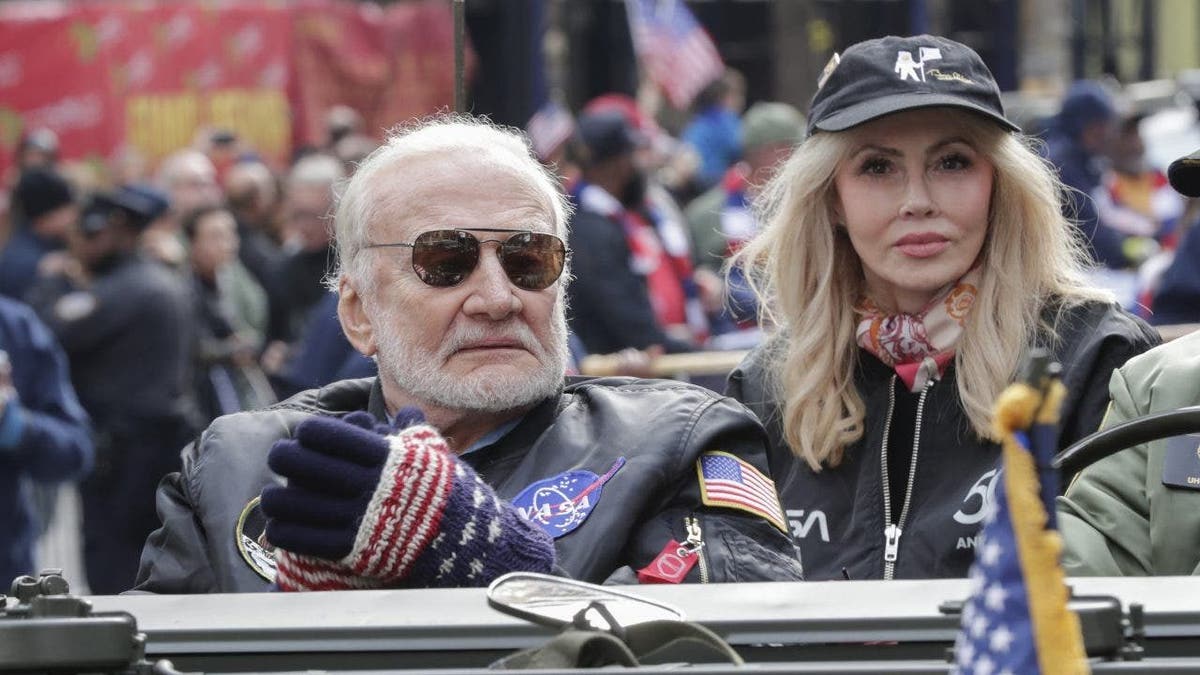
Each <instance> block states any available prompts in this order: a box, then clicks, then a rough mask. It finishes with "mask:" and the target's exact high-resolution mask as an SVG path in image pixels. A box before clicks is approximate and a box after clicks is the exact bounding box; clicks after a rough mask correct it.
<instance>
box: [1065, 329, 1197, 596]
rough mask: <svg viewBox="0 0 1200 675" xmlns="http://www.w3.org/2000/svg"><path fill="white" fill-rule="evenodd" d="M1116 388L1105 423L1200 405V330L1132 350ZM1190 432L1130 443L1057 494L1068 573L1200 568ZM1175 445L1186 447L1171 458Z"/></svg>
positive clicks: (1130, 573) (1185, 572)
mask: <svg viewBox="0 0 1200 675" xmlns="http://www.w3.org/2000/svg"><path fill="white" fill-rule="evenodd" d="M1108 389H1109V395H1110V396H1111V399H1112V401H1111V403H1110V405H1109V409H1108V414H1107V415H1106V416H1105V418H1104V422H1103V424H1102V425H1101V428H1102V429H1107V428H1109V427H1113V426H1115V425H1117V424H1121V423H1122V422H1126V421H1129V420H1131V419H1133V418H1136V417H1141V416H1143V415H1148V414H1152V413H1159V412H1166V411H1168V410H1175V409H1176V408H1182V407H1185V406H1191V405H1197V404H1200V331H1197V332H1194V333H1191V334H1190V335H1187V336H1184V337H1181V338H1179V339H1177V340H1174V341H1172V342H1168V343H1167V344H1165V345H1161V346H1159V347H1157V348H1155V349H1152V350H1150V351H1148V352H1146V353H1145V354H1142V355H1140V356H1137V357H1135V358H1132V359H1130V360H1129V362H1128V363H1126V364H1125V366H1124V367H1122V368H1120V369H1118V370H1116V371H1113V375H1112V380H1111V381H1110V383H1109V386H1108ZM1191 438H1192V439H1193V441H1192V442H1191V443H1190V444H1186V445H1185V444H1183V443H1179V442H1178V441H1176V442H1175V443H1169V441H1167V440H1160V441H1153V442H1151V443H1145V444H1142V445H1138V446H1135V447H1132V448H1127V449H1125V450H1122V451H1120V452H1117V453H1115V454H1113V455H1109V456H1108V457H1106V458H1104V459H1102V460H1100V461H1098V462H1095V463H1094V464H1091V465H1089V466H1088V467H1086V468H1085V469H1084V470H1083V471H1081V472H1080V473H1079V475H1078V477H1077V478H1076V479H1075V480H1074V481H1073V482H1072V483H1071V486H1070V487H1069V488H1067V492H1066V495H1065V496H1062V497H1059V498H1058V521H1059V529H1060V530H1061V532H1062V537H1063V544H1064V551H1063V567H1064V568H1065V569H1066V571H1067V573H1068V574H1072V575H1080V576H1147V575H1159V576H1161V575H1188V574H1191V575H1195V574H1200V484H1197V483H1200V454H1198V453H1200V449H1197V447H1196V446H1197V444H1200V441H1197V440H1195V437H1191ZM1174 453H1186V454H1187V455H1188V456H1187V457H1178V458H1173V461H1168V457H1170V456H1171V455H1172V454H1174ZM1181 460H1182V461H1181ZM1164 465H1167V468H1166V469H1165V470H1164ZM1188 468H1190V469H1191V471H1190V472H1188V471H1187V469H1188ZM1164 471H1165V472H1164ZM1189 476H1191V477H1192V478H1193V479H1194V480H1193V482H1192V483H1191V484H1190V485H1189V481H1188V477H1189Z"/></svg>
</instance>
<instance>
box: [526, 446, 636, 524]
mask: <svg viewBox="0 0 1200 675" xmlns="http://www.w3.org/2000/svg"><path fill="white" fill-rule="evenodd" d="M624 465H625V458H624V457H621V458H619V459H617V461H616V462H615V463H614V464H613V465H612V468H610V469H609V470H608V471H606V472H605V473H604V475H602V476H597V475H596V474H595V472H592V471H588V470H586V469H577V470H574V471H565V472H563V473H560V474H558V475H557V476H551V477H550V478H546V479H544V480H540V481H538V482H536V483H533V484H531V485H529V486H528V487H526V488H525V489H524V490H521V493H520V494H518V495H517V496H516V497H514V498H513V500H512V503H513V506H515V507H517V510H518V512H520V514H521V517H523V518H524V519H525V520H528V521H529V522H531V523H533V524H534V525H537V526H538V527H540V528H542V530H543V531H545V532H546V534H549V535H550V536H551V537H554V538H555V539H557V538H559V537H562V536H564V535H567V534H570V533H571V532H573V531H574V530H575V528H577V527H579V526H580V525H582V524H583V521H585V520H587V517H588V516H589V515H591V513H592V510H593V509H594V508H596V504H598V503H599V502H600V495H601V493H602V492H603V490H604V484H605V483H607V482H608V481H609V479H610V478H612V477H613V476H614V475H616V473H617V471H620V469H621V467H622V466H624Z"/></svg>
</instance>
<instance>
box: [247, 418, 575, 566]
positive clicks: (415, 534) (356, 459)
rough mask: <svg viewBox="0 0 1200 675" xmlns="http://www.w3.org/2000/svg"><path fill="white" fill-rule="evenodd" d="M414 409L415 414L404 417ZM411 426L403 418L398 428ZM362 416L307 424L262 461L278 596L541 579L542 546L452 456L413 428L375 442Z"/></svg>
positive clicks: (423, 429) (546, 547) (547, 558)
mask: <svg viewBox="0 0 1200 675" xmlns="http://www.w3.org/2000/svg"><path fill="white" fill-rule="evenodd" d="M413 412H415V415H414V414H413ZM421 420H422V416H421V415H420V412H419V411H415V409H406V410H402V411H401V414H399V415H398V416H397V425H396V426H404V425H407V424H412V423H413V422H418V421H421ZM381 431H386V429H380V428H378V425H377V424H376V422H375V419H374V418H373V417H372V416H371V415H369V414H367V413H351V414H350V415H347V416H346V417H345V418H342V419H338V418H333V417H320V416H317V417H312V418H309V419H307V420H305V421H304V422H302V423H301V424H300V425H299V426H298V427H297V428H296V433H295V437H294V438H289V439H282V440H280V441H276V443H275V445H274V446H273V447H272V448H271V453H270V455H269V457H268V465H269V466H270V467H271V469H272V470H273V471H275V472H276V473H278V474H279V475H280V476H282V477H284V478H285V479H287V485H286V486H271V487H267V488H265V489H264V490H263V495H262V507H263V512H264V513H265V514H266V516H267V518H268V519H269V520H268V523H267V531H266V536H267V539H268V540H269V541H270V542H271V543H272V544H274V545H276V546H278V547H279V548H280V549H282V550H281V551H280V552H279V556H278V561H277V562H278V574H277V577H276V583H277V584H278V585H279V587H280V588H281V589H283V590H334V589H346V588H381V587H395V586H406V587H415V588H421V587H445V586H482V585H486V584H487V583H490V582H491V580H492V579H494V578H495V577H497V576H499V575H500V574H503V573H505V572H510V571H514V570H524V571H539V572H548V571H550V569H551V568H552V567H553V564H554V546H553V541H552V540H551V539H550V538H549V536H548V535H546V534H545V533H543V532H542V531H541V529H540V528H537V527H535V526H533V525H531V524H529V523H528V522H526V521H525V520H524V519H523V518H521V517H520V515H519V514H518V513H517V512H516V510H515V509H514V508H513V507H512V505H510V504H508V503H506V502H503V501H501V500H500V499H499V498H497V497H496V495H495V493H494V492H493V491H492V489H491V488H490V487H489V486H488V485H487V484H486V483H484V482H483V481H482V480H480V479H479V477H478V476H476V475H475V472H474V471H472V470H471V469H470V467H468V466H467V465H466V464H464V463H463V462H460V461H459V460H458V459H457V458H456V457H454V456H453V455H452V454H451V453H450V451H449V448H448V447H447V445H446V442H445V439H443V438H442V436H441V435H440V434H439V433H438V432H437V430H435V429H433V428H432V427H430V426H428V425H424V424H419V425H416V426H409V427H407V428H404V429H402V430H400V431H398V432H396V433H394V434H393V435H390V436H385V435H383V434H382V433H381Z"/></svg>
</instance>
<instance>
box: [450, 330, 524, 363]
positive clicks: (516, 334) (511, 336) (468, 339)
mask: <svg viewBox="0 0 1200 675" xmlns="http://www.w3.org/2000/svg"><path fill="white" fill-rule="evenodd" d="M484 340H509V341H512V342H516V343H519V344H520V345H521V348H522V349H524V350H525V351H528V352H529V353H531V354H533V355H534V356H536V357H538V359H541V358H542V356H543V355H544V353H545V352H544V350H543V349H542V345H541V344H540V343H539V342H538V341H537V338H536V337H535V336H534V334H533V330H532V329H531V328H530V327H529V326H527V325H526V324H524V323H521V322H520V321H509V322H507V323H506V324H504V325H498V326H483V325H480V324H466V325H462V326H459V327H455V328H454V330H453V331H452V332H451V333H450V334H448V335H447V336H446V337H445V339H444V340H443V342H442V346H441V348H440V349H438V358H439V359H440V360H441V361H443V362H444V361H446V359H448V358H450V357H451V356H453V355H454V353H455V352H457V351H458V350H460V349H463V348H464V347H467V346H469V345H473V344H478V343H480V342H483V341H484Z"/></svg>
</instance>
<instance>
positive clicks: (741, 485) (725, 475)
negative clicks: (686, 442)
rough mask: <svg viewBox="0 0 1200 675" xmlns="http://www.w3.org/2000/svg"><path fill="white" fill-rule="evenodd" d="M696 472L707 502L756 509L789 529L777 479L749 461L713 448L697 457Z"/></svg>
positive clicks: (734, 507) (702, 495) (783, 528)
mask: <svg viewBox="0 0 1200 675" xmlns="http://www.w3.org/2000/svg"><path fill="white" fill-rule="evenodd" d="M696 473H697V474H699V477H700V499H701V501H703V502H704V503H705V504H707V505H708V506H724V507H726V508H730V509H738V510H739V511H745V512H747V513H753V514H754V515H756V516H758V517H759V518H762V519H764V520H766V521H767V522H768V523H771V524H772V525H774V526H775V527H778V528H779V529H780V531H782V532H784V533H785V534H786V533H787V525H785V524H784V520H783V507H782V506H781V505H780V504H779V494H778V493H777V492H776V491H775V483H774V482H772V481H771V479H770V478H767V477H766V476H764V475H763V474H762V472H761V471H759V470H758V469H756V468H754V466H753V465H752V464H750V463H749V462H746V461H745V460H742V459H740V458H738V457H735V456H733V455H731V454H729V453H728V452H720V451H717V450H712V451H709V452H706V453H704V454H703V455H700V459H698V460H696Z"/></svg>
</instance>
